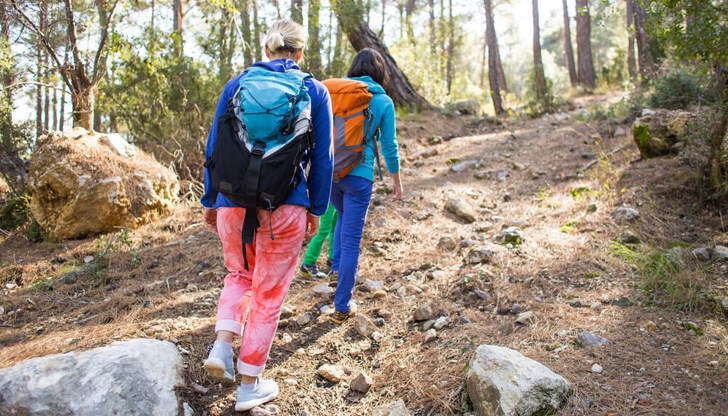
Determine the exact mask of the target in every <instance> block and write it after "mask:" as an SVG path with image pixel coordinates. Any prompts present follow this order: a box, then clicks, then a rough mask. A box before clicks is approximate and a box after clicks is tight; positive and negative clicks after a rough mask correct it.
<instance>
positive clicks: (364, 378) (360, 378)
mask: <svg viewBox="0 0 728 416" xmlns="http://www.w3.org/2000/svg"><path fill="white" fill-rule="evenodd" d="M372 384H373V381H372V378H371V377H370V376H369V374H367V373H365V372H364V371H360V372H359V373H357V375H356V376H355V377H354V378H353V379H351V381H350V382H349V388H350V389H352V390H354V391H358V392H360V393H366V392H368V391H369V389H370V388H371V387H372Z"/></svg>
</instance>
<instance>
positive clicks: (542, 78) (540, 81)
mask: <svg viewBox="0 0 728 416" xmlns="http://www.w3.org/2000/svg"><path fill="white" fill-rule="evenodd" d="M531 4H532V5H533V71H534V83H535V87H536V99H537V100H538V101H543V100H544V99H545V98H546V75H544V71H543V61H542V59H541V28H540V26H539V22H538V0H532V2H531Z"/></svg>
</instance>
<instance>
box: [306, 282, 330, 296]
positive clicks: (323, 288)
mask: <svg viewBox="0 0 728 416" xmlns="http://www.w3.org/2000/svg"><path fill="white" fill-rule="evenodd" d="M311 290H313V293H317V294H319V295H330V294H332V293H334V292H336V289H334V288H333V287H331V286H329V284H328V283H319V284H317V285H316V286H314V287H313V289H311Z"/></svg>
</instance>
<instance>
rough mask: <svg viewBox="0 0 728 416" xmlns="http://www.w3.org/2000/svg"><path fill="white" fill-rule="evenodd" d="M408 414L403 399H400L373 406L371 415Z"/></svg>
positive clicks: (397, 415) (406, 415) (391, 415)
mask: <svg viewBox="0 0 728 416" xmlns="http://www.w3.org/2000/svg"><path fill="white" fill-rule="evenodd" d="M410 414H411V413H410V411H409V410H407V407H406V406H405V405H404V401H402V400H401V399H400V400H397V401H395V402H392V403H388V404H385V405H381V406H378V407H376V408H374V409H373V410H372V413H371V416H409V415H410Z"/></svg>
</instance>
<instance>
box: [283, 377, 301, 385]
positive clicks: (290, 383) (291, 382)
mask: <svg viewBox="0 0 728 416" xmlns="http://www.w3.org/2000/svg"><path fill="white" fill-rule="evenodd" d="M283 382H284V383H285V384H288V385H289V386H297V385H298V380H296V379H293V378H287V379H285V380H283Z"/></svg>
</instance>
